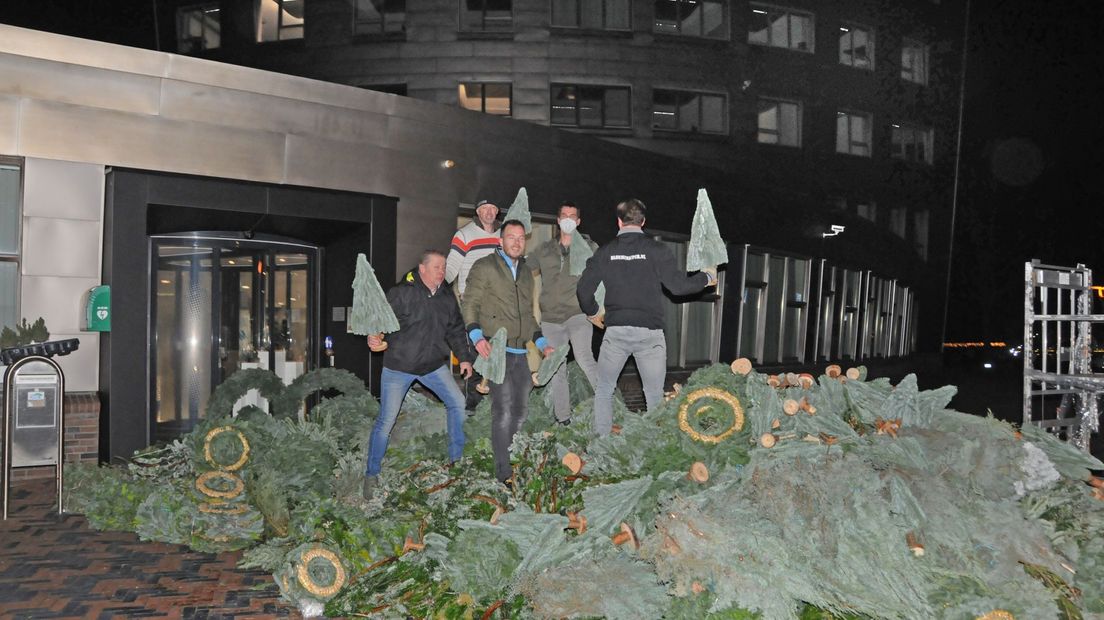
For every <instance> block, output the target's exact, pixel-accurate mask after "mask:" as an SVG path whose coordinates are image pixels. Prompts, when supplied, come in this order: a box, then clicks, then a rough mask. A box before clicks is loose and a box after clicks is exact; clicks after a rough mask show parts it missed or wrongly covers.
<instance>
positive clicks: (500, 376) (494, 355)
mask: <svg viewBox="0 0 1104 620" xmlns="http://www.w3.org/2000/svg"><path fill="white" fill-rule="evenodd" d="M475 372H477V373H479V374H480V375H482V376H483V378H484V379H489V380H491V381H494V382H495V383H498V384H501V383H502V382H503V381H504V380H505V379H506V328H505V327H499V328H498V331H497V332H495V335H494V337H493V338H491V356H490V357H483V356H482V355H479V356H477V357H476V358H475Z"/></svg>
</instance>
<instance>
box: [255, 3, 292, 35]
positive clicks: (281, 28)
mask: <svg viewBox="0 0 1104 620" xmlns="http://www.w3.org/2000/svg"><path fill="white" fill-rule="evenodd" d="M304 2H305V0H257V4H256V5H254V6H255V7H256V11H257V42H258V43H266V42H269V41H286V40H288V39H302V38H303V4H304Z"/></svg>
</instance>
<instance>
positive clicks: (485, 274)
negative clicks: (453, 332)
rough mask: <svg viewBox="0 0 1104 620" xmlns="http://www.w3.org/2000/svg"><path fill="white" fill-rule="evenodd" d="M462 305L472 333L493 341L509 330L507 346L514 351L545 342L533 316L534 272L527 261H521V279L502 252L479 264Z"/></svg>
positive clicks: (520, 259) (470, 276)
mask: <svg viewBox="0 0 1104 620" xmlns="http://www.w3.org/2000/svg"><path fill="white" fill-rule="evenodd" d="M461 305H462V307H463V313H464V323H465V325H466V328H467V331H468V332H469V333H471V331H472V330H474V329H479V330H482V331H483V337H484V338H486V339H487V340H490V339H491V338H492V337H494V335H495V332H497V331H498V328H500V327H505V328H506V346H507V347H510V348H514V349H524V348H525V345H526V343H528V342H529V341H530V340H532V341H533V342H536V341H537V340H539V339H540V338H541V333H540V326H538V325H537V319H536V318H535V317H534V316H533V272H532V271H531V270H530V267H529V266H528V265H527V264H526V263H525V258H519V259H518V260H517V278H514V274H513V272H512V271H511V270H510V266H509V265H507V264H506V258H505V257H504V256H503V255H502V253H501V252H495V253H494V254H491V255H490V256H485V257H483V258H481V259H479V260H477V261H475V264H474V265H472V268H471V271H470V272H468V286H467V289H465V291H464V300H463V303H462V304H461Z"/></svg>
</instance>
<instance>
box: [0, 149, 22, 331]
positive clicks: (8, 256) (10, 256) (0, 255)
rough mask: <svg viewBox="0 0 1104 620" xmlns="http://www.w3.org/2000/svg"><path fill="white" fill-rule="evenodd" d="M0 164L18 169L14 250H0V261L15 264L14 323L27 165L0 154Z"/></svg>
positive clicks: (19, 294) (19, 291)
mask: <svg viewBox="0 0 1104 620" xmlns="http://www.w3.org/2000/svg"><path fill="white" fill-rule="evenodd" d="M0 166H11V167H14V168H16V169H17V170H18V171H19V197H18V199H17V202H16V206H15V213H16V215H15V221H16V228H15V251H14V252H5V251H3V250H0V263H4V264H11V265H14V266H15V280H14V286H15V290H14V291H12V294H11V299H12V307H13V308H14V309H15V314H14V316H13V317H12V320H13V321H15V323H18V322H19V320H20V317H21V316H22V314H21V312H22V308H21V303H22V289H23V277H22V276H23V274H22V265H23V207H24V204H23V199H24V195H25V189H26V184H27V165H26V160H24V159H23V158H22V157H8V156H4V155H0ZM4 327H5V325H4V324H3V323H2V322H0V329H3V328H4ZM7 327H11V328H12V329H15V324H12V325H7Z"/></svg>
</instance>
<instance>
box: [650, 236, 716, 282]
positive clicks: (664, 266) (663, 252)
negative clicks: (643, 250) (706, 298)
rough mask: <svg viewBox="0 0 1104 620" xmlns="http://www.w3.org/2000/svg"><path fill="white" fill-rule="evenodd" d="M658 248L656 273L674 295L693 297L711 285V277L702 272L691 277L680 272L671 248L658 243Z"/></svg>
mask: <svg viewBox="0 0 1104 620" xmlns="http://www.w3.org/2000/svg"><path fill="white" fill-rule="evenodd" d="M656 246H657V247H658V248H659V249H658V251H657V252H656V255H657V258H658V259H659V260H657V261H656V273H657V274H658V275H659V281H660V282H662V283H663V286H665V287H667V290H668V291H671V294H672V295H692V294H694V293H697V292H699V291H701V290H702V289H703V288H705V287H706V285H707V284H709V276H707V275H705V274H704V273H702V272H700V271H699V272H698V273H694V274H691V275H686V273H685V272H682V271H680V270H679V268H678V264H677V263H676V262H675V255H674V253H673V252H671V250H670V248H668V247H666V246H663V245H660V244H658V243H657V244H656Z"/></svg>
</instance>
